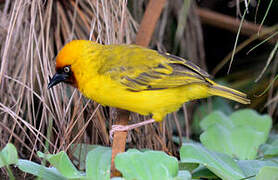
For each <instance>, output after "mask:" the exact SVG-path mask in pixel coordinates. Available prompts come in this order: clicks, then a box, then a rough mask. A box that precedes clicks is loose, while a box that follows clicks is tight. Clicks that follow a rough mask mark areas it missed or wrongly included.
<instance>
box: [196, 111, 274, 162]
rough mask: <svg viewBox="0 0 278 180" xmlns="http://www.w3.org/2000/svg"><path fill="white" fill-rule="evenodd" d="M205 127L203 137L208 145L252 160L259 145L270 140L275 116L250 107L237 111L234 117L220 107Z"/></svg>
mask: <svg viewBox="0 0 278 180" xmlns="http://www.w3.org/2000/svg"><path fill="white" fill-rule="evenodd" d="M221 119H222V121H221ZM201 127H202V128H203V129H205V132H204V133H202V134H201V136H200V140H201V142H202V144H203V145H204V146H205V147H206V148H208V149H209V150H213V151H216V152H221V153H225V154H228V155H230V156H231V157H235V158H238V159H241V160H244V159H249V160H250V159H255V158H256V155H257V152H258V149H259V146H260V145H261V144H263V143H264V142H265V141H266V139H267V137H268V134H269V131H270V128H271V118H270V117H269V116H268V115H263V116H261V115H259V114H257V113H256V112H255V111H253V110H249V109H246V110H240V111H237V112H234V113H233V114H232V115H231V116H230V117H227V116H226V115H225V114H223V113H221V112H218V111H217V112H213V113H211V114H210V115H208V116H207V117H206V118H205V119H204V120H203V121H202V122H201Z"/></svg>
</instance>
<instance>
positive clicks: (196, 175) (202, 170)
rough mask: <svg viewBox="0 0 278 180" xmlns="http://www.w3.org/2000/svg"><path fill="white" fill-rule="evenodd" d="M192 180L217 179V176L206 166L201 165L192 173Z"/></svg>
mask: <svg viewBox="0 0 278 180" xmlns="http://www.w3.org/2000/svg"><path fill="white" fill-rule="evenodd" d="M192 179H217V176H216V175H215V174H214V173H213V172H211V171H210V170H209V169H208V168H206V167H205V166H203V165H200V166H199V167H198V168H197V169H195V170H194V171H193V172H192Z"/></svg>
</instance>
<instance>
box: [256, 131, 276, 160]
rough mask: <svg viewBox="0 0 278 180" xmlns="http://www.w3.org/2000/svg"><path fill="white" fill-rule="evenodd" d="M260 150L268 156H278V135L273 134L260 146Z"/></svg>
mask: <svg viewBox="0 0 278 180" xmlns="http://www.w3.org/2000/svg"><path fill="white" fill-rule="evenodd" d="M260 152H262V153H263V154H264V156H265V157H266V156H267V157H271V156H278V135H277V134H271V135H270V136H269V139H268V140H267V143H266V144H263V145H262V146H261V147H260Z"/></svg>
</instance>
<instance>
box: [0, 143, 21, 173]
mask: <svg viewBox="0 0 278 180" xmlns="http://www.w3.org/2000/svg"><path fill="white" fill-rule="evenodd" d="M17 161H18V155H17V150H16V148H15V146H14V145H13V144H10V143H8V144H7V145H6V146H5V147H4V149H2V151H1V152H0V168H1V167H3V166H8V165H10V164H16V163H17Z"/></svg>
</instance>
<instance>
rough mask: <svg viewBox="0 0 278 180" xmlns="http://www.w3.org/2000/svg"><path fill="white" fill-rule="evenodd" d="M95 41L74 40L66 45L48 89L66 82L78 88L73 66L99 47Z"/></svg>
mask: <svg viewBox="0 0 278 180" xmlns="http://www.w3.org/2000/svg"><path fill="white" fill-rule="evenodd" d="M98 45H100V44H97V43H95V42H93V41H88V40H73V41H71V42H69V43H68V44H66V45H65V46H64V47H63V48H62V49H61V51H60V52H59V53H58V55H57V57H56V73H55V75H54V76H53V77H52V78H51V79H50V82H49V84H48V88H51V87H53V86H55V85H56V84H58V83H60V82H65V83H68V84H71V85H73V86H75V87H77V82H76V79H75V75H74V70H73V69H72V66H73V65H74V64H75V63H78V61H79V60H80V59H82V58H81V57H83V56H85V55H87V54H88V53H90V51H92V50H94V47H95V46H98Z"/></svg>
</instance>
